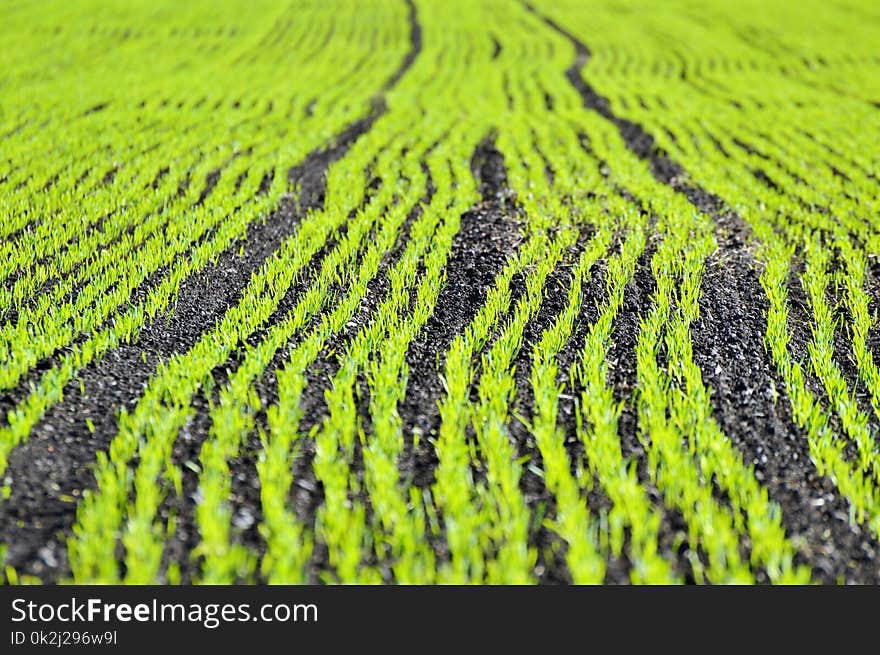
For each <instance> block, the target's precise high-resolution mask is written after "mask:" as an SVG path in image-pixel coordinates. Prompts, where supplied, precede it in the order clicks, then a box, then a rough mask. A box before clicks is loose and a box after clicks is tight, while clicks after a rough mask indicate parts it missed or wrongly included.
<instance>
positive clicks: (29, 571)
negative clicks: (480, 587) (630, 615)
mask: <svg viewBox="0 0 880 655" xmlns="http://www.w3.org/2000/svg"><path fill="white" fill-rule="evenodd" d="M0 34H2V42H3V43H4V47H3V48H2V49H0V91H2V93H0V136H2V139H0V489H2V494H0V559H2V560H3V562H4V565H3V567H2V569H3V571H2V574H0V578H4V577H5V580H6V582H8V583H11V584H20V583H40V582H42V583H57V582H71V581H73V582H78V583H126V584H144V583H161V584H165V583H169V584H197V583H235V584H250V583H262V582H267V583H287V584H298V583H369V584H371V583H399V584H411V583H428V584H445V583H487V584H496V583H513V584H520V583H524V584H529V583H577V584H581V583H613V584H617V583H637V584H640V583H697V584H702V583H720V584H723V583H811V582H812V583H827V584H839V583H873V584H877V583H880V541H878V538H880V437H878V433H880V326H878V319H877V310H878V302H880V259H878V256H880V215H878V209H880V182H878V175H880V53H878V51H877V45H878V44H880V7H878V6H877V5H876V3H872V2H868V1H867V0H841V1H839V2H828V1H818V0H805V1H804V2H797V3H795V2H789V1H787V0H740V1H739V2H724V1H722V0H712V1H699V2H698V1H696V0H667V1H666V2H662V3H659V2H649V1H648V0H614V1H613V2H600V1H599V0H588V1H581V0H529V1H528V2H520V1H515V0H509V1H501V0H480V1H477V0H443V1H442V2H440V1H430V0H359V1H358V2H354V1H351V2H344V1H341V0H340V1H337V2H330V1H327V0H295V1H293V2H290V1H285V2H279V1H272V0H250V1H249V2H244V1H238V0H223V1H221V2H215V1H208V0H193V1H190V2H171V1H169V0H149V1H147V0H134V1H133V0H77V1H75V2H73V1H70V0H47V1H44V2H39V3H38V2H35V1H34V0H8V1H7V2H4V3H3V4H2V7H0Z"/></svg>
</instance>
